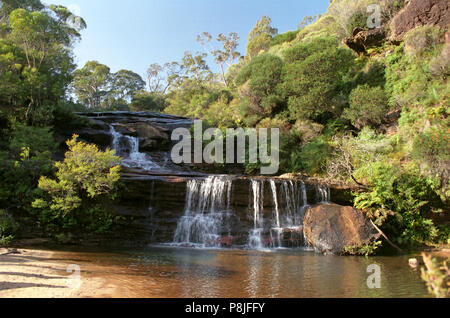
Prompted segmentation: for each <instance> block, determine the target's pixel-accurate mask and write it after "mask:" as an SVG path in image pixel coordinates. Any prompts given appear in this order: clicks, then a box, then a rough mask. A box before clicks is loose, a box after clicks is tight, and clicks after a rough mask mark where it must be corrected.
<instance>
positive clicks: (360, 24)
mask: <svg viewBox="0 0 450 318" xmlns="http://www.w3.org/2000/svg"><path fill="white" fill-rule="evenodd" d="M368 18H369V15H368V14H367V13H363V12H360V11H358V12H355V13H354V14H353V15H352V16H351V17H350V19H349V20H348V23H347V32H348V33H349V34H352V33H353V30H354V29H356V28H360V29H367V28H368V27H367V19H368Z"/></svg>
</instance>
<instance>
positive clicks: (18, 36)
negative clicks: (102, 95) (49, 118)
mask: <svg viewBox="0 0 450 318" xmlns="http://www.w3.org/2000/svg"><path fill="white" fill-rule="evenodd" d="M24 6H25V7H26V9H16V10H14V11H12V12H11V13H10V15H9V19H8V23H9V28H7V29H6V32H3V35H2V38H1V44H0V47H1V55H2V56H3V58H0V63H2V64H5V63H6V64H7V65H8V66H7V69H6V70H5V72H4V71H3V70H2V71H0V76H2V80H5V81H6V83H7V84H6V85H4V86H6V89H7V90H6V92H4V93H6V94H5V95H4V93H3V94H1V95H3V96H2V99H3V100H7V101H8V102H9V103H11V104H10V105H11V106H13V107H17V106H19V107H23V106H26V107H25V108H26V111H25V117H26V118H27V119H31V121H33V119H32V115H33V112H34V111H35V110H39V109H40V108H41V107H47V106H48V105H52V104H53V105H54V104H57V103H58V102H59V101H60V100H61V99H62V98H63V97H64V96H65V93H66V89H67V86H68V85H69V83H70V81H71V72H72V71H73V69H74V67H75V66H74V64H73V61H72V55H71V52H70V50H71V47H72V45H73V43H74V42H75V41H76V40H77V39H79V36H80V34H79V31H80V30H81V29H82V28H84V27H85V24H84V21H83V20H82V19H81V20H80V21H81V22H82V23H80V24H79V25H78V29H75V28H74V27H72V26H71V25H69V23H68V17H69V16H71V13H70V11H69V10H67V8H65V7H62V6H50V7H49V8H43V9H42V10H39V11H27V10H30V9H32V8H34V7H33V6H32V5H25V4H24ZM38 7H40V6H38ZM6 64H5V66H6ZM7 94H10V95H7Z"/></svg>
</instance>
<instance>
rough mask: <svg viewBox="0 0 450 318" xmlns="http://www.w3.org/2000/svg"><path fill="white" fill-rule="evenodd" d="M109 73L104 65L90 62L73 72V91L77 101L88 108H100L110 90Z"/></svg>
mask: <svg viewBox="0 0 450 318" xmlns="http://www.w3.org/2000/svg"><path fill="white" fill-rule="evenodd" d="M111 79H112V75H111V71H110V68H109V67H108V66H106V65H103V64H100V63H99V62H97V61H90V62H87V63H86V64H85V66H84V67H83V68H82V69H78V70H76V71H75V72H74V79H73V83H72V86H73V89H74V92H75V95H76V96H77V98H78V101H79V102H81V103H83V104H84V105H86V106H87V107H89V108H93V109H98V108H100V106H101V104H102V101H104V100H105V98H106V97H107V95H108V94H109V92H110V89H111Z"/></svg>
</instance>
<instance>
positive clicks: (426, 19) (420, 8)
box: [390, 0, 450, 41]
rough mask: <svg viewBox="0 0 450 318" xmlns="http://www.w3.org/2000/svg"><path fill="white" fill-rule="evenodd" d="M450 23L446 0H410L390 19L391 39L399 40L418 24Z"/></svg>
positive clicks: (448, 6) (448, 5)
mask: <svg viewBox="0 0 450 318" xmlns="http://www.w3.org/2000/svg"><path fill="white" fill-rule="evenodd" d="M449 24H450V2H449V1H448V0H411V1H410V3H409V4H408V5H407V6H406V7H405V8H404V9H403V10H401V11H400V12H399V13H398V14H397V15H396V16H395V17H394V18H393V19H392V21H391V25H390V28H391V33H392V35H391V39H392V40H395V41H401V40H402V39H403V36H404V35H405V34H406V33H407V32H408V31H409V30H412V29H414V28H416V27H419V26H424V25H438V26H441V27H443V28H445V27H448V25H449Z"/></svg>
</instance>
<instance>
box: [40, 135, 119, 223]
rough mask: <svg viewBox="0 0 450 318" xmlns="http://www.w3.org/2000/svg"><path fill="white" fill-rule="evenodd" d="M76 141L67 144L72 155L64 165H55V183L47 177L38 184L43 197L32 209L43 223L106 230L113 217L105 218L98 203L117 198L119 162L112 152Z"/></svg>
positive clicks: (75, 138) (68, 155)
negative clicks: (59, 223) (38, 211)
mask: <svg viewBox="0 0 450 318" xmlns="http://www.w3.org/2000/svg"><path fill="white" fill-rule="evenodd" d="M77 138H78V136H76V135H75V136H74V137H73V139H72V140H69V141H68V142H67V145H68V147H69V151H68V152H67V153H66V157H65V160H64V162H57V163H55V168H56V169H57V172H56V180H55V179H51V178H48V177H41V179H40V180H39V189H40V190H42V194H41V198H40V199H37V200H35V201H34V202H33V207H34V208H37V209H40V210H41V212H42V213H41V215H40V216H41V219H42V221H43V222H44V223H51V222H53V221H58V220H59V222H61V225H62V226H66V227H77V226H80V225H81V224H84V225H85V226H88V227H89V228H90V227H91V225H92V222H91V221H92V220H98V221H99V224H97V225H96V226H95V228H96V230H104V228H103V227H108V224H109V223H110V222H111V221H110V220H111V217H106V218H105V217H104V216H102V215H103V212H102V211H101V210H100V209H99V205H98V202H99V201H101V200H102V199H105V198H114V195H115V192H114V190H115V189H116V184H117V182H118V181H119V178H120V174H119V172H120V158H119V157H117V156H115V154H114V151H113V150H107V151H105V152H102V151H99V150H98V148H97V146H95V145H88V144H85V143H83V142H78V141H77ZM102 219H103V220H104V222H102V221H101V220H102ZM105 222H106V223H105ZM95 224H96V223H95Z"/></svg>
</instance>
